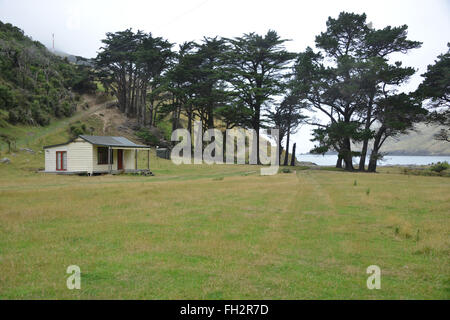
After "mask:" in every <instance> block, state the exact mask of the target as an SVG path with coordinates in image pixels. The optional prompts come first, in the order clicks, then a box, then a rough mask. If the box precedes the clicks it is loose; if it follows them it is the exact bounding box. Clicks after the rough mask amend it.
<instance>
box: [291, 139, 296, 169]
mask: <svg viewBox="0 0 450 320" xmlns="http://www.w3.org/2000/svg"><path fill="white" fill-rule="evenodd" d="M296 146H297V144H296V143H294V146H293V147H292V154H291V166H292V167H295V147H296Z"/></svg>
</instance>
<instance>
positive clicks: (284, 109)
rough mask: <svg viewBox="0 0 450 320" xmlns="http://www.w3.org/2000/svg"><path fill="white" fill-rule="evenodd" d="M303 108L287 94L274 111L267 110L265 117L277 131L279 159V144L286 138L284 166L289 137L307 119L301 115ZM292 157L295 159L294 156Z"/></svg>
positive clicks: (295, 99) (296, 99) (294, 98)
mask: <svg viewBox="0 0 450 320" xmlns="http://www.w3.org/2000/svg"><path fill="white" fill-rule="evenodd" d="M303 107H304V106H303V105H302V104H300V103H299V100H298V98H297V97H295V96H293V95H290V94H289V95H287V96H286V97H285V98H284V99H283V101H282V102H281V103H280V104H279V105H277V106H276V107H275V109H274V111H272V110H269V112H268V115H267V118H268V119H269V121H270V122H272V123H273V124H274V127H275V128H277V129H278V130H279V137H278V139H279V140H278V145H279V146H280V148H279V149H278V150H279V152H280V154H279V155H280V157H281V154H282V151H283V150H282V148H281V142H282V141H283V140H284V137H286V147H285V156H284V163H283V165H285V166H287V165H288V156H289V143H290V135H291V134H295V133H296V132H297V129H298V127H299V125H300V124H301V123H302V122H304V121H305V119H306V118H307V117H306V116H304V115H303V114H302V113H301V111H302V108H303ZM292 156H293V157H295V155H292Z"/></svg>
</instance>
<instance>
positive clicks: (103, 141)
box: [80, 135, 149, 148]
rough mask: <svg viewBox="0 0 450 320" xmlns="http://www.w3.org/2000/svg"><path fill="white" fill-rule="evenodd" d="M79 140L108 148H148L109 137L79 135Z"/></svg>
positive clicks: (126, 140)
mask: <svg viewBox="0 0 450 320" xmlns="http://www.w3.org/2000/svg"><path fill="white" fill-rule="evenodd" d="M80 138H81V139H84V140H86V141H87V142H89V143H92V144H95V145H101V146H108V147H128V148H149V146H145V145H141V144H136V143H134V142H132V141H130V140H128V139H127V138H124V137H110V136H86V135H80Z"/></svg>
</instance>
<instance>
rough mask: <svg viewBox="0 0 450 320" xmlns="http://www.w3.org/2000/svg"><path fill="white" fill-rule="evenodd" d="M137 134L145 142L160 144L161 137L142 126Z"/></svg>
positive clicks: (153, 144)
mask: <svg viewBox="0 0 450 320" xmlns="http://www.w3.org/2000/svg"><path fill="white" fill-rule="evenodd" d="M136 136H137V137H138V138H140V139H142V140H143V141H144V142H145V144H148V145H151V146H156V145H158V144H159V139H158V137H156V136H155V135H154V134H152V133H151V132H150V131H149V130H148V129H146V128H142V129H140V130H139V131H138V132H136Z"/></svg>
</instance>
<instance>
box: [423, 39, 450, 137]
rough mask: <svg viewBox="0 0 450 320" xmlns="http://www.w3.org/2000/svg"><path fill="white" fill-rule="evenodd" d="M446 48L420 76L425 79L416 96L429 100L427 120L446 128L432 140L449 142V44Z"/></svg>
mask: <svg viewBox="0 0 450 320" xmlns="http://www.w3.org/2000/svg"><path fill="white" fill-rule="evenodd" d="M447 47H449V50H448V51H447V53H445V54H441V55H440V56H439V57H438V59H437V60H436V62H435V63H434V64H433V65H429V66H428V70H427V72H426V73H424V74H423V75H422V77H424V78H425V79H424V81H423V82H422V83H421V84H420V85H419V88H418V89H417V91H416V95H417V96H418V97H420V98H421V99H424V100H427V99H430V100H431V103H429V104H428V106H429V109H430V111H431V112H430V113H429V114H428V118H427V120H428V121H429V122H433V123H437V124H439V125H443V126H445V127H446V128H444V129H441V130H440V132H439V133H437V134H436V135H435V136H434V138H435V139H436V140H439V141H446V142H450V138H449V136H450V43H448V44H447Z"/></svg>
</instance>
